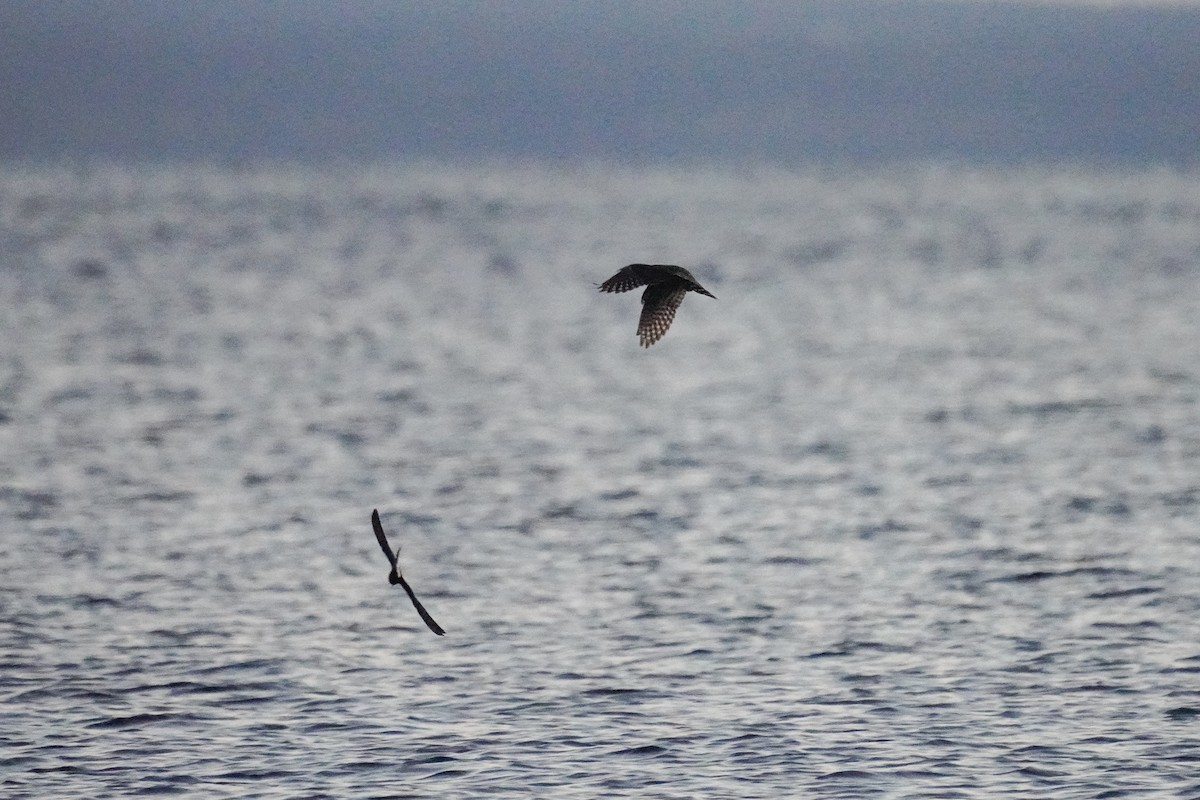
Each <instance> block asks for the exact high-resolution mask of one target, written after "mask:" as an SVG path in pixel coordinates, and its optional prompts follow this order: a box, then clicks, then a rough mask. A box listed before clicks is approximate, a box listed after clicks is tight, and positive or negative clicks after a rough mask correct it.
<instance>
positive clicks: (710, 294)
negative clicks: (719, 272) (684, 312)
mask: <svg viewBox="0 0 1200 800" xmlns="http://www.w3.org/2000/svg"><path fill="white" fill-rule="evenodd" d="M696 291H697V292H699V293H700V294H706V295H708V296H709V297H711V298H712V299H713V300H716V299H717V296H716V295H715V294H713V293H712V292H710V291H709V290H708V289H705V288H703V287H699V286H698V287H696Z"/></svg>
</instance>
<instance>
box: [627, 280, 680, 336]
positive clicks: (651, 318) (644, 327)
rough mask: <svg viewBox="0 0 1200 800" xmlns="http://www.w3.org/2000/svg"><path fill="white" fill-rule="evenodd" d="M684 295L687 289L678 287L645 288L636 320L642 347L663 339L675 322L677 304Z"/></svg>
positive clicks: (659, 286)
mask: <svg viewBox="0 0 1200 800" xmlns="http://www.w3.org/2000/svg"><path fill="white" fill-rule="evenodd" d="M686 294H687V289H681V288H679V287H678V286H671V285H654V286H647V287H646V291H645V292H644V293H643V294H642V316H641V318H640V319H639V320H638V330H637V332H638V337H639V338H640V339H641V343H642V347H649V346H650V345H652V344H654V343H655V342H657V341H658V340H659V339H661V338H662V337H663V335H664V334H665V333H666V332H667V328H670V327H671V323H672V322H673V321H674V320H675V312H676V311H678V310H679V304H680V303H682V302H683V297H684V295H686Z"/></svg>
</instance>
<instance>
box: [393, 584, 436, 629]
mask: <svg viewBox="0 0 1200 800" xmlns="http://www.w3.org/2000/svg"><path fill="white" fill-rule="evenodd" d="M400 585H401V586H403V587H404V591H405V592H407V593H408V599H409V600H412V604H413V607H415V608H416V609H417V613H418V614H420V615H421V619H423V620H425V624H426V625H428V626H429V630H431V631H433V632H434V633H436V634H437V635H438V636H445V635H446V632H445V631H444V630H442V626H441V625H438V624H437V622H436V621H435V620H434V618H433V617H431V616H429V612H428V611H426V610H425V606H423V605H421V601H420V600H418V599H417V596H416V594H414V593H413V590H412V587H411V586H409V585H408V581H406V580H404V578H403V577H401V578H400Z"/></svg>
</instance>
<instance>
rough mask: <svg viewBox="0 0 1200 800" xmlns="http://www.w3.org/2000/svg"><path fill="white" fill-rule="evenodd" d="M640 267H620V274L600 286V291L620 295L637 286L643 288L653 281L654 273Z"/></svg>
mask: <svg viewBox="0 0 1200 800" xmlns="http://www.w3.org/2000/svg"><path fill="white" fill-rule="evenodd" d="M641 267H642V265H641V264H630V265H629V266H628V267H622V268H621V271H620V272H618V273H617V274H616V275H613V276H612V277H611V278H609V279H608V280H606V281H605V282H604V283H602V284H600V291H602V292H613V293H620V292H628V291H629V290H630V289H636V288H638V287H639V286H645V285H646V284H648V283H650V282H651V281H652V280H654V278H655V273H654V272H653V271H651V270H648V269H642V268H641ZM659 280H661V276H659Z"/></svg>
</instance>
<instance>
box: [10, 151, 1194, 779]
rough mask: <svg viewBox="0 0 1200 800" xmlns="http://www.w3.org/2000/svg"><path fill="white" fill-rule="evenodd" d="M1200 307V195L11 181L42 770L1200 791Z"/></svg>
mask: <svg viewBox="0 0 1200 800" xmlns="http://www.w3.org/2000/svg"><path fill="white" fill-rule="evenodd" d="M632 261H651V262H655V261H666V262H674V263H682V264H684V265H686V266H688V267H689V268H691V269H692V270H693V272H694V273H695V274H696V276H697V277H698V278H699V280H700V281H701V282H702V283H703V284H704V285H705V286H706V287H707V288H708V289H709V290H711V291H712V292H713V293H714V294H716V295H717V297H718V298H720V299H719V300H712V299H709V298H706V297H702V296H699V295H694V294H693V295H689V296H688V297H687V299H686V300H685V302H684V303H683V305H682V307H681V308H680V310H679V313H678V315H677V317H676V319H675V323H674V325H673V327H672V328H671V330H670V332H669V333H668V334H667V336H666V337H665V338H664V339H663V340H662V341H661V342H659V343H658V344H656V345H655V346H654V347H652V348H650V349H648V350H647V349H642V348H640V347H639V346H638V341H637V337H636V334H635V329H636V323H637V314H638V311H639V304H638V299H637V298H638V294H637V293H629V294H622V295H604V294H600V293H598V292H597V291H596V288H595V284H596V283H599V282H600V281H603V280H604V279H606V278H607V277H609V276H610V275H611V274H612V273H614V272H615V271H616V270H617V269H618V268H619V267H621V266H622V265H624V264H626V263H629V262H632ZM1198 321H1200V173H1196V172H1188V171H1172V170H1158V169H1146V170H1125V171H1107V170H1102V169H1098V168H1095V169H1093V168H1085V167H1071V168H1068V167H1061V168H1053V169H1037V168H1032V167H1027V168H1021V169H1011V170H1009V169H1005V170H1001V169H977V168H969V167H961V166H944V165H925V166H912V167H905V168H876V169H870V170H861V171H856V170H832V169H828V170H826V169H818V168H813V169H801V170H775V169H765V168H764V169H749V168H747V169H733V168H728V169H716V168H714V169H701V168H677V169H671V168H661V169H650V170H635V169H628V168H607V167H601V166H591V167H568V166H562V167H555V166H545V165H540V166H539V165H531V164H526V165H490V166H471V167H466V166H460V167H446V166H436V165H371V166H368V165H361V166H344V167H341V168H333V167H323V168H317V167H313V168H299V167H295V168H293V167H285V166H260V167H253V166H251V167H245V168H240V169H239V168H218V167H203V166H159V167H148V166H144V167H133V166H129V167H118V166H112V167H100V166H93V167H86V168H85V167H65V166H64V167H52V166H14V165H9V166H6V167H2V168H0V322H2V325H3V328H2V330H3V341H4V344H3V347H2V348H0V664H2V668H0V697H2V698H3V701H2V704H0V766H2V767H3V768H2V769H0V794H2V795H3V796H4V797H6V798H44V797H89V798H116V797H121V798H124V797H131V796H155V795H182V796H191V797H213V798H219V797H229V798H292V797H313V798H316V797H339V798H340V797H397V798H399V797H408V798H479V797H553V798H600V797H605V798H607V797H655V798H696V797H704V798H779V797H834V798H863V797H888V798H902V797H903V798H975V797H980V798H982V797H988V798H993V797H1007V798H1015V797H1022V798H1068V797H1069V798H1090V797H1094V798H1101V797H1104V798H1117V797H1138V798H1142V797H1190V798H1195V797H1200V336H1198V335H1197V322H1198ZM373 508H378V509H379V510H380V512H381V515H382V517H383V523H384V526H385V527H386V528H387V529H388V531H389V534H390V536H391V538H392V540H393V544H399V545H400V546H401V547H402V550H401V563H402V568H403V569H404V572H405V575H406V576H407V577H408V579H409V581H410V582H411V583H412V584H413V587H414V589H415V590H416V592H417V594H418V595H419V596H420V597H421V599H422V600H423V601H424V603H425V605H426V606H427V607H428V608H429V611H430V612H431V613H432V614H433V616H434V617H435V618H436V619H437V620H438V621H439V622H440V623H441V625H442V626H443V627H445V628H446V630H447V635H446V636H445V637H444V638H441V637H437V636H434V635H433V634H431V633H430V632H429V631H428V630H427V629H425V627H424V626H423V625H422V624H421V621H420V619H419V618H418V617H417V615H416V613H415V612H414V610H413V608H412V606H411V605H410V604H409V602H408V600H407V598H406V597H405V596H404V594H403V593H402V592H400V591H399V590H398V588H397V587H392V586H389V584H388V582H387V564H386V562H385V560H384V558H383V555H382V553H380V552H379V550H378V548H377V546H376V543H375V541H374V538H373V537H372V534H371V529H370V523H369V517H370V512H371V510H372V509H373Z"/></svg>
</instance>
